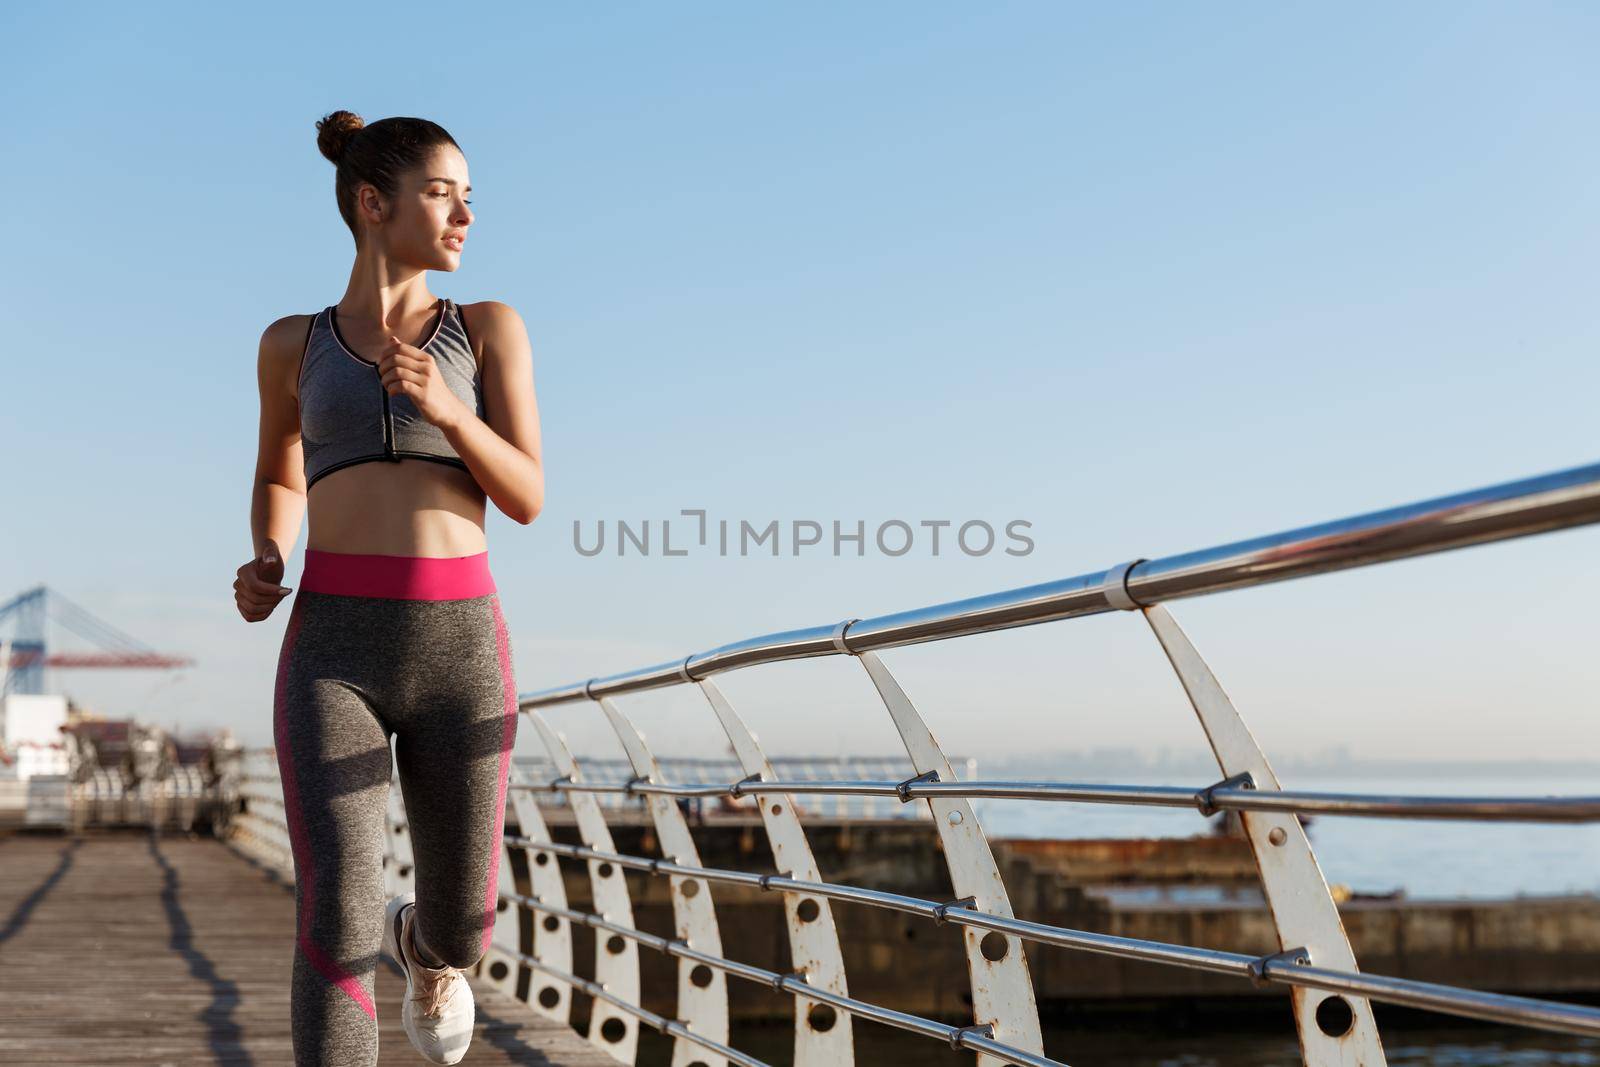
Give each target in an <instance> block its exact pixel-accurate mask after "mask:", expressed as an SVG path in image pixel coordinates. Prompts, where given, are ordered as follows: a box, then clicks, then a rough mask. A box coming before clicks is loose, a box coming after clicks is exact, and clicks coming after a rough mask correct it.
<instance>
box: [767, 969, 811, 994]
mask: <svg viewBox="0 0 1600 1067" xmlns="http://www.w3.org/2000/svg"><path fill="white" fill-rule="evenodd" d="M791 978H798V979H800V981H802V982H804V981H805V980H806V976H805V972H804V971H790V972H789V973H788V974H774V975H773V976H772V991H773V992H774V993H782V992H784V988H783V983H785V982H787V981H788V980H789V979H791Z"/></svg>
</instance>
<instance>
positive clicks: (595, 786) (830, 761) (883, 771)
mask: <svg viewBox="0 0 1600 1067" xmlns="http://www.w3.org/2000/svg"><path fill="white" fill-rule="evenodd" d="M516 762H517V764H518V765H519V767H520V769H521V771H522V774H523V777H524V778H525V779H526V780H527V781H529V782H536V783H540V784H539V785H525V786H519V787H518V788H522V789H531V790H533V791H534V792H535V793H536V794H538V795H539V796H540V799H541V800H542V801H543V802H544V803H545V805H546V807H557V808H559V807H564V806H565V804H566V800H565V797H564V796H562V794H564V793H566V792H568V791H570V790H573V789H575V788H579V787H575V786H573V785H572V784H571V783H570V782H567V781H566V780H565V779H564V778H563V777H562V776H561V775H560V773H559V772H558V771H557V770H556V765H555V764H554V763H553V762H552V761H551V760H549V759H542V758H538V757H534V758H532V759H529V758H526V757H521V756H519V757H516ZM657 762H658V763H659V764H660V765H661V772H662V774H664V775H666V776H667V777H668V778H669V779H670V780H671V781H673V782H675V783H678V784H676V785H674V786H672V787H670V788H669V789H663V788H661V787H656V786H649V785H644V784H640V783H636V782H634V775H633V768H632V765H631V764H629V763H628V761H627V760H625V759H615V758H611V759H606V758H597V759H585V760H584V761H583V767H584V773H585V774H586V775H587V776H588V781H587V782H586V783H585V784H584V785H583V786H582V787H581V788H582V789H585V790H588V791H589V792H592V793H594V794H595V795H596V796H597V797H598V798H599V801H600V806H601V807H603V808H606V809H608V810H611V809H616V810H626V809H630V808H638V807H641V806H642V801H643V798H644V797H645V796H646V795H648V794H650V793H663V794H666V795H672V796H678V797H683V798H686V799H690V800H722V799H728V800H738V799H739V798H740V796H741V795H742V796H746V797H753V796H755V795H756V793H757V792H759V790H756V789H746V790H744V791H743V793H742V794H741V793H739V792H736V791H735V790H734V789H733V788H732V787H731V786H730V785H729V783H731V782H735V781H737V780H738V779H740V778H741V777H743V774H742V772H741V771H740V770H739V761H738V760H737V759H735V758H733V757H671V756H661V757H659V758H658V761H657ZM951 762H952V763H954V764H955V765H956V766H958V767H960V768H962V769H963V771H964V772H965V773H964V774H963V777H964V778H968V779H970V778H972V777H973V776H974V775H975V774H976V773H977V767H978V761H977V760H975V759H972V758H970V757H951ZM903 764H904V761H903V760H896V759H893V758H890V757H885V756H878V757H874V756H778V757H774V758H773V760H772V766H773V770H774V771H775V772H776V773H777V774H778V775H780V776H781V777H783V778H785V779H790V778H793V779H798V780H800V781H802V782H807V783H815V782H827V781H837V780H841V779H850V780H861V779H870V778H871V777H873V776H883V775H889V774H894V773H896V772H897V771H898V770H899V769H900V767H902V766H903ZM891 785H892V783H891ZM776 791H777V790H768V792H776ZM803 791H804V790H802V789H797V790H795V792H803ZM811 792H812V793H813V794H814V795H816V796H818V797H819V798H825V800H826V803H823V801H822V800H819V801H818V802H817V803H816V804H814V805H813V806H812V807H810V808H809V809H807V813H808V814H810V815H813V816H816V817H830V816H831V817H833V818H848V819H905V818H921V819H927V818H928V817H929V813H928V812H927V811H926V810H924V809H922V808H920V807H918V806H916V805H913V804H902V803H900V800H899V796H898V795H897V794H896V793H895V791H894V789H893V788H890V789H888V790H887V791H884V790H871V789H858V790H851V789H830V790H812V791H811ZM751 814H754V812H753V810H752V812H751Z"/></svg>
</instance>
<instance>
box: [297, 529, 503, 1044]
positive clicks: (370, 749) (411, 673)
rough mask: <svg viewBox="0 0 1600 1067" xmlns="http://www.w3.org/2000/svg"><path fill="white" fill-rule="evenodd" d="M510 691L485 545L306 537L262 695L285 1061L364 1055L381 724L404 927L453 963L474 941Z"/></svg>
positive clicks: (499, 825) (486, 899) (469, 956)
mask: <svg viewBox="0 0 1600 1067" xmlns="http://www.w3.org/2000/svg"><path fill="white" fill-rule="evenodd" d="M516 693H517V690H516V683H515V680H514V677H513V673H512V666H511V648H510V641H509V638H508V636H507V632H506V625H505V619H504V617H503V616H502V614H501V611H500V599H499V595H498V594H497V593H496V591H495V587H494V581H493V579H492V578H491V577H490V574H489V566H488V553H486V552H483V553H479V554H478V555H475V556H460V557H449V558H438V557H420V556H383V555H367V554H356V553H344V552H324V551H320V550H316V549H308V550H307V552H306V564H305V570H304V572H303V573H302V575H301V579H300V585H299V588H298V589H297V590H296V592H295V594H294V599H293V602H292V606H291V608H290V612H289V621H288V625H287V627H286V629H285V631H284V637H283V647H282V650H281V651H280V653H279V657H278V673H277V686H276V690H275V693H274V699H273V732H274V737H275V739H276V743H277V756H278V768H279V771H280V773H281V775H282V778H283V793H284V806H285V809H286V814H287V821H288V824H289V836H290V841H291V844H292V846H293V851H294V868H295V914H296V923H297V927H296V938H295V952H294V977H293V984H292V987H291V996H290V1022H291V1026H292V1030H293V1041H294V1061H295V1064H296V1067H307V1065H313V1064H314V1065H318V1067H333V1065H338V1067H367V1065H372V1064H376V1063H377V1062H378V1012H377V1007H376V1005H375V1004H374V1002H373V990H374V986H375V983H376V979H377V966H378V960H379V958H380V950H381V946H382V940H383V914H384V906H385V904H386V903H387V901H386V900H385V897H384V882H383V854H384V836H385V827H386V825H387V823H388V818H389V815H388V805H387V801H388V795H389V779H390V771H391V768H390V756H389V739H390V737H396V738H397V741H396V744H395V755H394V759H395V762H396V764H397V765H398V770H399V775H400V787H401V792H402V795H403V797H404V799H405V808H406V820H407V823H408V827H409V831H410V835H411V845H412V850H413V862H414V863H415V866H416V871H415V874H416V887H417V888H416V892H417V913H416V914H417V918H416V923H417V931H416V932H417V939H418V941H419V942H420V943H421V947H422V949H423V951H424V952H426V953H427V954H428V955H429V956H432V957H433V958H435V959H438V960H442V961H444V962H445V963H448V964H449V965H451V966H452V967H461V968H467V967H470V966H472V965H473V964H474V963H476V962H477V961H478V960H479V959H480V958H481V957H482V956H483V954H484V952H485V951H486V950H487V949H488V947H489V939H490V935H491V933H492V931H493V927H494V918H495V913H496V910H497V908H496V904H497V885H496V883H497V881H498V875H499V871H500V858H499V853H500V848H501V847H502V844H501V843H502V834H503V832H504V826H505V800H506V776H507V769H508V767H509V765H510V760H511V748H512V744H513V742H514V741H515V740H516V732H517V695H516ZM398 1009H399V1005H396V1006H395V1010H398Z"/></svg>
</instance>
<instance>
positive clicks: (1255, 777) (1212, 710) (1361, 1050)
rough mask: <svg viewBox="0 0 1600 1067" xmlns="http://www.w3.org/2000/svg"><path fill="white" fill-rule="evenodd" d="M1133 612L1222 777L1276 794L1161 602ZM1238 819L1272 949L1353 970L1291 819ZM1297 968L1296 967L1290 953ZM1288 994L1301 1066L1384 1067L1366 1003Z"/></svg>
mask: <svg viewBox="0 0 1600 1067" xmlns="http://www.w3.org/2000/svg"><path fill="white" fill-rule="evenodd" d="M1140 610H1141V611H1142V612H1143V614H1144V617H1145V620H1146V621H1147V622H1148V623H1149V624H1150V628H1151V629H1152V630H1153V631H1155V635H1156V638H1157V639H1158V640H1159V641H1160V642H1161V647H1162V648H1163V649H1165V650H1166V653H1167V659H1168V660H1169V661H1171V663H1172V669H1173V670H1174V671H1175V672H1177V675H1178V679H1179V681H1181V682H1182V683H1183V688H1184V691H1185V692H1186V693H1187V694H1188V695H1189V702H1190V703H1191V704H1192V705H1193V706H1194V710H1195V714H1196V715H1197V716H1198V717H1199V719H1200V725H1201V727H1202V728H1204V730H1205V732H1206V737H1207V738H1208V739H1209V740H1210V742H1211V750H1212V752H1213V753H1215V755H1216V757H1217V764H1218V766H1219V767H1220V768H1221V769H1222V774H1223V776H1224V778H1226V779H1233V778H1235V777H1237V776H1239V775H1249V776H1250V782H1251V784H1252V787H1253V788H1255V789H1271V790H1276V789H1278V788H1279V785H1278V778H1277V776H1276V775H1275V774H1273V772H1272V768H1271V767H1270V766H1269V765H1268V763H1267V757H1266V755H1265V754H1264V753H1263V752H1262V751H1261V746H1260V745H1259V744H1257V743H1256V739H1255V737H1254V736H1252V735H1251V733H1250V729H1249V727H1247V726H1245V723H1244V719H1243V718H1241V717H1240V715H1239V712H1238V710H1237V709H1235V708H1234V706H1233V701H1232V700H1230V699H1229V698H1228V694H1227V693H1225V692H1224V691H1223V689H1222V685H1221V683H1219V682H1218V681H1217V678H1216V675H1214V674H1212V672H1211V668H1210V667H1209V666H1207V665H1206V661H1205V660H1204V659H1203V658H1201V656H1200V652H1199V650H1198V649H1196V648H1195V647H1194V644H1193V643H1192V642H1191V641H1190V640H1189V638H1188V636H1187V635H1186V634H1185V633H1184V632H1183V630H1182V628H1180V627H1179V626H1178V623H1177V620H1176V619H1174V618H1173V617H1172V613H1171V612H1169V611H1168V610H1167V609H1166V607H1165V606H1164V605H1161V604H1157V605H1155V606H1154V607H1146V608H1141V609H1140ZM1239 818H1240V819H1241V820H1242V821H1243V823H1244V829H1245V833H1246V835H1247V836H1248V837H1249V839H1250V849H1251V851H1252V852H1254V853H1255V858H1256V866H1257V867H1259V868H1260V870H1261V884H1262V886H1263V887H1264V889H1265V891H1266V897H1267V904H1268V907H1269V908H1270V909H1271V911H1272V922H1273V925H1274V926H1276V927H1277V931H1278V947H1279V948H1280V949H1281V950H1283V951H1284V952H1286V953H1287V952H1289V951H1291V950H1296V951H1297V953H1298V952H1303V953H1304V954H1305V955H1306V956H1307V958H1306V959H1305V960H1304V962H1305V963H1307V964H1309V965H1311V966H1314V967H1323V968H1334V969H1338V970H1347V971H1355V970H1356V969H1357V968H1356V957H1355V953H1354V952H1353V951H1352V950H1351V948H1350V940H1349V938H1348V937H1346V936H1345V931H1344V924H1343V922H1341V921H1340V919H1339V909H1338V907H1337V906H1336V905H1335V904H1334V902H1333V896H1332V894H1330V893H1329V892H1328V883H1327V881H1326V880H1325V879H1324V878H1323V876H1322V869H1321V868H1320V867H1318V866H1317V857H1316V855H1315V854H1314V853H1313V852H1312V850H1311V842H1310V841H1309V840H1308V839H1307V838H1306V834H1305V830H1304V829H1303V828H1302V827H1301V825H1300V819H1299V817H1298V816H1296V815H1294V814H1290V813H1275V812H1261V811H1241V812H1240V813H1239ZM1295 962H1301V961H1300V959H1299V956H1298V955H1296V957H1295ZM1291 992H1292V1000H1293V1004H1294V1021H1295V1027H1296V1029H1297V1030H1298V1031H1299V1034H1300V1047H1301V1050H1302V1051H1303V1052H1304V1054H1305V1062H1306V1067H1345V1065H1347V1064H1359V1065H1360V1067H1382V1065H1383V1064H1384V1063H1385V1062H1386V1060H1385V1058H1384V1055H1383V1045H1382V1042H1381V1041H1380V1040H1379V1038H1378V1027H1377V1024H1376V1023H1375V1022H1374V1021H1373V1018H1372V1006H1371V1004H1370V1003H1369V1002H1368V1001H1367V1000H1366V999H1364V998H1362V997H1345V996H1341V995H1339V994H1338V993H1324V992H1321V991H1319V990H1314V989H1306V988H1304V987H1301V986H1295V987H1293V988H1292V991H1291Z"/></svg>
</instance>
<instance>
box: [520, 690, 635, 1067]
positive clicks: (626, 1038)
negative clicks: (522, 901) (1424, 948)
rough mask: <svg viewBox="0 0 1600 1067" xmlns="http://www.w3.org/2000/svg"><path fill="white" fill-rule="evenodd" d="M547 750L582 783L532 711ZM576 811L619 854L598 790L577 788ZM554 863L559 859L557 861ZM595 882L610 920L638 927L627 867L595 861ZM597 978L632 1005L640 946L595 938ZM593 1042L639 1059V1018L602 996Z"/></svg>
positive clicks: (594, 843) (557, 738) (597, 844)
mask: <svg viewBox="0 0 1600 1067" xmlns="http://www.w3.org/2000/svg"><path fill="white" fill-rule="evenodd" d="M528 717H529V718H530V719H532V720H533V725H534V727H535V728H536V729H537V730H538V733H539V737H540V739H541V740H542V741H543V742H544V747H545V751H547V752H549V753H550V760H551V762H552V763H554V764H555V765H556V770H558V771H560V772H561V773H562V774H564V775H566V776H567V777H568V778H570V779H572V780H573V781H578V779H579V774H578V764H577V761H576V760H574V759H573V758H572V751H571V750H570V749H569V748H567V743H566V742H565V741H564V740H562V738H561V735H560V734H558V733H556V731H555V729H554V728H552V727H551V725H550V724H549V723H548V722H546V721H545V717H544V716H543V715H542V714H540V713H539V712H538V711H536V710H535V711H530V712H529V713H528ZM567 801H568V802H569V803H570V804H571V805H572V813H573V816H574V818H576V819H577V823H578V834H579V836H581V837H582V838H583V843H584V844H585V845H587V846H588V847H590V848H592V849H594V850H596V851H598V852H615V851H616V846H615V845H613V844H612V841H611V829H610V828H609V827H608V826H607V825H606V817H605V815H604V814H603V813H602V812H601V810H600V804H599V802H598V801H597V800H596V799H595V798H594V794H592V793H585V792H581V791H573V792H569V793H568V794H567ZM552 862H553V861H552ZM588 868H589V884H590V885H591V886H592V887H593V892H594V909H595V911H596V912H598V913H599V914H601V915H603V916H605V917H606V918H608V919H613V920H615V921H616V922H619V923H625V924H626V925H628V926H632V925H633V902H632V900H630V899H629V897H628V886H627V883H626V882H624V881H623V878H622V868H620V867H618V866H616V865H615V864H613V863H609V862H606V861H604V860H593V859H591V860H589V861H588ZM594 977H595V981H596V982H597V983H598V984H599V985H600V986H601V987H602V988H604V989H606V990H608V991H609V992H611V993H612V994H614V995H615V996H617V997H618V998H620V999H622V1000H625V1001H627V1002H628V1003H630V1004H638V1003H639V1002H640V1001H639V946H638V945H636V944H635V943H634V942H633V941H631V940H629V939H627V938H622V937H617V938H607V937H601V936H600V935H599V934H598V933H597V934H596V935H595V939H594ZM589 1041H590V1043H591V1044H593V1045H595V1046H596V1047H597V1048H600V1049H603V1050H605V1051H606V1052H607V1053H608V1054H609V1055H610V1056H611V1057H612V1058H613V1059H615V1060H616V1061H618V1062H619V1063H633V1062H634V1060H635V1059H636V1058H637V1057H638V1054H639V1018H638V1016H636V1015H634V1014H632V1013H630V1012H626V1011H622V1010H620V1009H619V1008H617V1006H616V1005H615V1004H613V1003H612V1002H610V1001H608V1000H603V999H601V998H599V997H595V998H594V1003H593V1004H592V1005H591V1006H590V1010H589Z"/></svg>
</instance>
